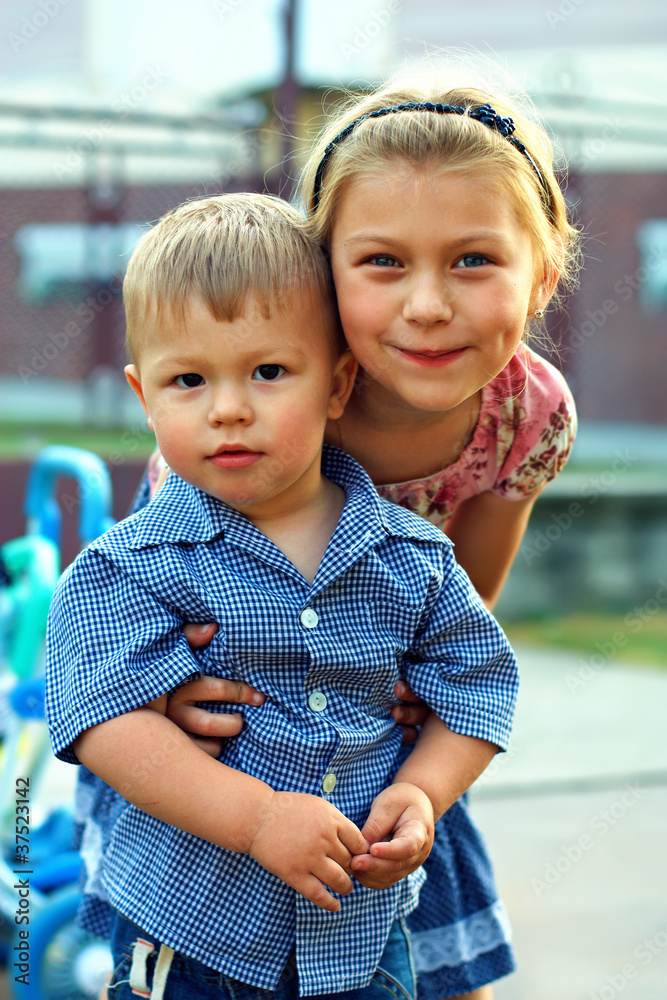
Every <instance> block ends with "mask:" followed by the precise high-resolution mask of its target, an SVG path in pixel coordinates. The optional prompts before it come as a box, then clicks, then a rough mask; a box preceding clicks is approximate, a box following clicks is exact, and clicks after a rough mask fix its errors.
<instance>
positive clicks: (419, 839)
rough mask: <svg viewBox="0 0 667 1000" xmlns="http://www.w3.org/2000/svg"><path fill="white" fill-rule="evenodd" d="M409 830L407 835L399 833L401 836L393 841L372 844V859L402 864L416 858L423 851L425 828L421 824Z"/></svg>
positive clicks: (425, 835) (425, 837) (425, 840)
mask: <svg viewBox="0 0 667 1000" xmlns="http://www.w3.org/2000/svg"><path fill="white" fill-rule="evenodd" d="M418 827H421V829H419V828H417V829H414V830H411V831H410V832H409V833H403V832H401V835H400V836H398V837H394V839H393V840H390V841H385V842H381V843H377V844H373V845H372V847H371V854H372V856H373V857H374V858H384V859H386V860H390V859H391V860H393V861H397V862H398V863H399V864H404V863H405V861H406V860H408V859H409V858H414V857H416V856H417V855H418V854H419V853H420V851H422V850H423V848H424V845H425V844H426V842H427V834H426V828H425V827H423V826H422V824H421V823H420V824H418Z"/></svg>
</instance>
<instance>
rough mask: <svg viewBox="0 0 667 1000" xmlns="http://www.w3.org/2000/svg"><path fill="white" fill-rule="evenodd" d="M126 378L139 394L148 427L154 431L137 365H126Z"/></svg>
mask: <svg viewBox="0 0 667 1000" xmlns="http://www.w3.org/2000/svg"><path fill="white" fill-rule="evenodd" d="M125 378H126V379H127V381H128V382H129V384H130V386H131V387H132V389H133V390H134V392H135V393H136V394H137V397H138V399H139V402H140V403H141V405H142V406H143V408H144V413H145V414H146V416H147V418H148V426H149V428H150V430H152V431H154V430H155V428H154V427H153V421H152V420H151V415H150V413H149V412H148V407H147V406H146V400H145V399H144V390H143V389H142V387H141V379H140V378H139V369H138V368H137V366H136V365H125Z"/></svg>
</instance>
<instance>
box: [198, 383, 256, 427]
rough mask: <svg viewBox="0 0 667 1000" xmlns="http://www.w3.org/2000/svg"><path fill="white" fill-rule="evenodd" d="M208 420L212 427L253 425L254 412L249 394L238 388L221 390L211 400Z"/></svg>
mask: <svg viewBox="0 0 667 1000" xmlns="http://www.w3.org/2000/svg"><path fill="white" fill-rule="evenodd" d="M208 419H209V423H211V424H212V425H216V424H237V423H242V424H249V423H252V420H253V410H252V407H251V405H250V402H249V400H248V396H247V393H245V392H243V391H242V390H241V389H237V388H231V387H226V388H220V389H219V390H218V391H217V392H216V393H215V394H214V395H213V398H212V399H211V405H210V407H209V413H208Z"/></svg>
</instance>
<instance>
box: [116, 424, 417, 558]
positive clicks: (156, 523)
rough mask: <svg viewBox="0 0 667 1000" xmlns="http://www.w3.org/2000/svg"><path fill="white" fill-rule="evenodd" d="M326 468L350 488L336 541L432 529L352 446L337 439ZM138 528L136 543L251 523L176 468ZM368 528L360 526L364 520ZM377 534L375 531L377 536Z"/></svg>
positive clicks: (200, 536) (202, 537) (182, 538)
mask: <svg viewBox="0 0 667 1000" xmlns="http://www.w3.org/2000/svg"><path fill="white" fill-rule="evenodd" d="M322 472H323V473H324V475H325V476H326V477H327V478H328V479H330V480H331V481H332V482H334V483H337V484H338V485H339V486H340V487H341V488H342V489H343V490H344V491H345V493H346V494H347V503H346V505H345V509H344V511H343V515H342V516H341V520H340V523H339V525H338V528H337V529H336V532H335V535H334V538H333V539H332V541H333V542H334V543H335V544H337V545H341V544H342V545H344V546H345V547H350V546H352V547H354V546H355V545H356V544H363V543H366V544H368V542H369V541H371V540H374V541H377V540H378V539H379V538H380V537H381V536H382V534H386V535H394V536H397V537H404V538H421V537H424V536H425V535H428V537H429V538H430V539H432V537H433V535H432V530H431V531H429V528H430V526H427V525H426V524H425V523H424V524H423V527H422V522H421V519H420V518H415V516H414V515H410V514H408V513H407V512H406V511H404V510H402V509H401V508H398V507H396V508H395V507H394V505H393V504H390V503H388V502H387V501H385V500H382V499H381V498H380V497H379V496H378V494H377V492H376V490H375V487H374V485H373V482H372V480H371V479H370V477H369V476H368V474H367V473H366V472H365V471H364V469H363V468H362V467H361V466H360V465H359V463H358V462H356V461H355V460H354V459H353V458H351V457H350V456H349V455H348V454H347V453H346V452H344V451H341V450H340V449H339V448H334V447H332V446H331V445H326V444H325V445H324V448H323V451H322ZM133 519H136V528H135V532H134V536H133V539H132V542H131V543H130V548H131V549H135V550H136V549H143V548H150V547H151V546H154V545H162V544H169V543H172V544H177V543H179V542H184V543H186V544H187V543H191V544H192V543H197V542H208V541H211V540H212V539H213V538H216V537H220V536H221V535H224V533H225V531H226V530H228V529H230V528H232V527H233V528H237V529H239V528H240V529H241V530H242V531H243V529H244V528H245V527H246V526H247V527H248V528H250V527H251V526H250V523H249V522H248V520H247V519H246V518H245V517H243V515H242V514H239V513H238V512H237V511H235V510H233V509H232V508H231V507H228V506H227V505H226V504H224V503H222V502H221V501H219V500H216V499H215V498H214V497H211V496H209V495H208V494H207V493H204V492H203V491H202V490H199V489H197V488H196V487H194V486H191V485H190V484H189V483H186V482H185V481H184V480H183V479H181V478H180V477H179V476H177V475H175V474H174V473H171V474H170V475H169V477H168V478H167V481H166V483H165V484H164V486H163V487H162V488H161V489H160V490H159V491H158V492H157V493H156V494H155V496H154V497H153V499H152V500H151V501H150V502H149V503H148V504H147V505H146V507H144V508H143V509H142V510H140V511H138V512H137V513H136V514H135V515H133ZM361 525H363V526H364V527H365V529H366V530H365V531H362V530H360V526H361ZM371 536H373V537H371Z"/></svg>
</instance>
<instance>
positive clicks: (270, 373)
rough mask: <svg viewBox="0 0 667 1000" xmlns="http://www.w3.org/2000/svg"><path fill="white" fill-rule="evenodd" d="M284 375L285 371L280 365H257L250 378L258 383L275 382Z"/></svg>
mask: <svg viewBox="0 0 667 1000" xmlns="http://www.w3.org/2000/svg"><path fill="white" fill-rule="evenodd" d="M284 373H285V369H284V368H283V366H282V365H258V366H257V368H255V370H254V372H253V373H252V377H253V378H254V379H256V380H257V381H258V382H275V380H276V379H277V378H280V376H281V375H284Z"/></svg>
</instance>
